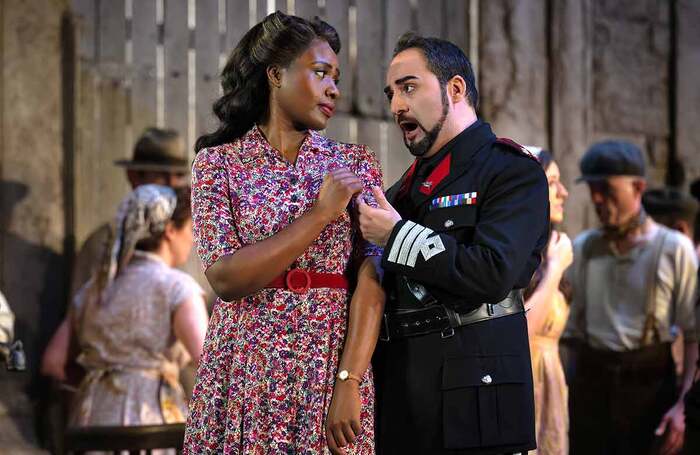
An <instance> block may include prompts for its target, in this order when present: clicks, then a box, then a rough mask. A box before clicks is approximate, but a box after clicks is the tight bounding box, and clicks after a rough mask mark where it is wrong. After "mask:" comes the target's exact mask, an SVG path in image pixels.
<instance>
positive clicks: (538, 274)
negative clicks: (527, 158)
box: [524, 149, 573, 302]
mask: <svg viewBox="0 0 700 455" xmlns="http://www.w3.org/2000/svg"><path fill="white" fill-rule="evenodd" d="M537 159H538V160H539V162H540V166H542V169H543V170H544V171H545V172H546V171H547V169H548V168H549V166H550V165H551V164H552V163H553V162H554V157H552V154H551V153H550V152H549V151H548V150H545V149H542V150H540V152H539V153H538V154H537ZM549 234H550V236H551V234H552V226H551V225H550V226H549ZM547 238H549V237H547ZM548 249H549V242H547V246H545V248H544V250H542V262H541V263H540V266H539V267H538V268H537V270H535V274H534V275H532V279H531V280H530V284H529V285H528V287H527V288H526V289H525V293H524V297H525V299H529V298H530V296H531V295H532V294H533V293H534V292H535V289H537V286H539V284H540V282H541V281H542V277H543V276H544V272H545V270H546V269H547V250H548ZM559 291H560V292H561V293H562V294H564V298H565V299H566V301H567V302H571V297H572V296H573V290H572V288H571V283H570V282H569V280H567V279H566V277H562V279H561V281H560V282H559Z"/></svg>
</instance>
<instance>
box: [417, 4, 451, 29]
mask: <svg viewBox="0 0 700 455" xmlns="http://www.w3.org/2000/svg"><path fill="white" fill-rule="evenodd" d="M415 16H416V28H417V30H418V33H420V34H421V35H423V36H432V37H435V38H444V37H445V32H446V27H445V0H417V1H416V10H415Z"/></svg>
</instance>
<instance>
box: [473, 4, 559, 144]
mask: <svg viewBox="0 0 700 455" xmlns="http://www.w3.org/2000/svg"><path fill="white" fill-rule="evenodd" d="M545 6H546V2H545V0H530V1H527V2H523V1H517V0H494V1H488V2H481V3H480V14H481V17H480V22H481V24H482V26H481V27H480V36H479V44H480V46H481V47H480V51H479V60H480V62H481V63H480V68H481V69H480V72H481V75H480V78H479V79H480V80H479V82H480V86H481V87H480V94H481V110H480V111H481V114H482V115H483V117H484V118H485V119H486V120H487V121H488V122H490V123H492V125H493V127H494V131H495V132H496V134H497V135H499V136H507V137H511V138H513V139H514V140H516V141H518V142H521V143H524V144H528V145H537V146H543V147H547V146H548V145H549V144H548V132H547V115H548V112H547V90H548V88H547V87H548V83H547V78H548V66H547V50H546V36H545V30H546V28H545V18H546V9H545Z"/></svg>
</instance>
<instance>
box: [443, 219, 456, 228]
mask: <svg viewBox="0 0 700 455" xmlns="http://www.w3.org/2000/svg"><path fill="white" fill-rule="evenodd" d="M454 225H455V222H454V221H452V220H447V221H445V227H446V228H451V227H452V226H454Z"/></svg>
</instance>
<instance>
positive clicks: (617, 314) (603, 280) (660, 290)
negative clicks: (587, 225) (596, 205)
mask: <svg viewBox="0 0 700 455" xmlns="http://www.w3.org/2000/svg"><path fill="white" fill-rule="evenodd" d="M662 232H666V234H667V235H666V238H665V240H664V243H663V246H662V249H661V254H660V256H659V260H658V268H657V269H656V270H655V271H653V272H652V271H651V267H652V264H653V263H654V261H655V256H656V253H657V251H656V250H657V248H656V242H655V239H656V236H658V235H660V234H661V233H662ZM584 246H585V250H586V251H585V252H584V251H583V250H584ZM697 271H698V261H697V257H696V255H695V250H694V248H693V245H692V243H691V241H690V240H689V239H688V238H687V237H685V236H684V235H682V234H681V233H679V232H676V231H672V230H670V229H668V228H666V227H664V226H661V225H658V224H656V223H653V225H652V229H651V230H650V231H649V233H648V234H647V235H646V238H644V239H642V241H640V243H639V244H638V245H636V246H635V247H634V248H632V249H631V250H630V251H629V252H627V253H625V254H618V253H617V252H615V251H614V249H613V248H612V247H611V243H609V242H608V241H607V240H605V239H604V238H603V236H602V233H601V231H600V230H599V229H594V230H589V231H586V232H584V233H582V234H581V235H579V236H578V237H577V238H576V240H575V241H574V263H573V264H572V266H571V267H570V268H569V271H568V272H567V276H568V279H569V280H570V282H571V285H572V287H573V291H574V292H573V298H572V302H571V315H570V317H569V322H568V324H567V329H566V335H565V336H573V337H577V338H581V339H584V340H586V339H587V342H588V344H589V345H590V346H591V347H593V348H597V349H608V350H613V351H627V350H632V349H637V348H640V347H641V337H642V332H643V329H644V322H645V320H646V313H647V306H648V305H649V302H650V299H651V298H652V294H653V293H652V292H650V286H649V279H653V280H654V281H655V283H654V287H655V294H656V310H655V313H654V315H655V321H656V324H655V326H656V328H657V329H658V331H659V336H660V341H661V342H671V341H673V339H674V338H675V334H674V333H673V332H672V327H673V326H677V327H679V328H680V329H681V330H682V331H683V335H684V337H685V339H686V341H696V340H697V332H696V327H695V316H694V315H695V303H696V301H697V298H696V285H697ZM584 307H585V308H584ZM584 310H585V311H584ZM584 326H585V327H584Z"/></svg>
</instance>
